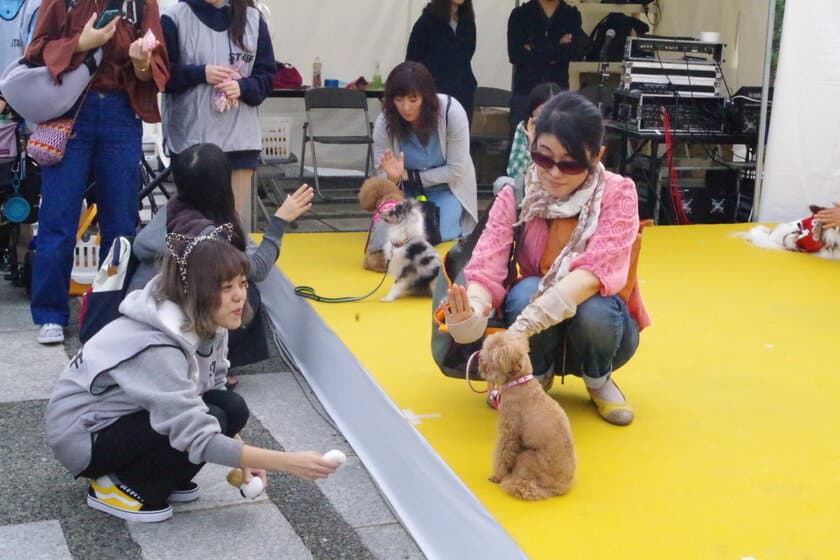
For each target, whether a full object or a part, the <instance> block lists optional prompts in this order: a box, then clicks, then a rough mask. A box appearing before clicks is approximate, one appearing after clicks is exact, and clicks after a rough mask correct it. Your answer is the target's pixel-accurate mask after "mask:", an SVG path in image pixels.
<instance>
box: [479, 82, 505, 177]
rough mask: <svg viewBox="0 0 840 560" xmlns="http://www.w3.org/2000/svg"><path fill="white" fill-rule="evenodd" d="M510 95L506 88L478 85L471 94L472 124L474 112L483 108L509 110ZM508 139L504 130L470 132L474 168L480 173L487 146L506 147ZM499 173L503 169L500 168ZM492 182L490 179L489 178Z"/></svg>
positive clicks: (502, 171)
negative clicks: (499, 132) (496, 131)
mask: <svg viewBox="0 0 840 560" xmlns="http://www.w3.org/2000/svg"><path fill="white" fill-rule="evenodd" d="M510 96H511V93H510V92H509V91H508V90H506V89H500V88H494V87H478V88H476V90H475V95H474V96H473V119H472V120H473V125H475V124H476V114H477V113H479V112H480V111H481V110H482V109H484V108H496V109H505V110H508V111H509V110H510V109H509V108H510ZM509 140H510V134H509V133H507V132H505V133H502V134H488V133H481V134H471V135H470V145H471V146H473V147H475V148H476V149H475V150H474V152H475V156H474V158H473V160H474V161H475V167H476V170H477V171H478V172H479V173H480V171H481V169H482V160H483V155H484V153H485V151H486V150H487V148H488V147H489V146H493V145H504V148H505V149H506V148H507V147H508V145H507V144H508V142H509ZM500 172H501V174H503V173H504V169H502V170H500ZM491 183H492V180H491Z"/></svg>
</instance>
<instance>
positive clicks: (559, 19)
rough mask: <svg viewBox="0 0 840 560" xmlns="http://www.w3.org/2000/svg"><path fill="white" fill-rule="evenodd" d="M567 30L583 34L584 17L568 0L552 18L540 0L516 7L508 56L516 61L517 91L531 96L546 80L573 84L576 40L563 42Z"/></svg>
mask: <svg viewBox="0 0 840 560" xmlns="http://www.w3.org/2000/svg"><path fill="white" fill-rule="evenodd" d="M567 33H570V34H572V35H573V36H574V37H579V36H580V35H581V33H582V31H581V18H580V12H579V11H578V9H577V8H575V7H572V6H569V5H568V4H565V3H564V2H560V5H559V6H557V9H556V10H555V11H554V14H552V16H551V17H550V18H547V17H546V15H545V12H544V11H543V9H542V7H540V3H539V2H538V1H537V0H531V1H530V2H527V3H525V4H522V5H521V6H519V7H518V8H514V9H513V11H512V12H511V13H510V18H508V31H507V41H508V58H509V59H510V62H511V64H513V93H514V94H522V95H527V94H528V93H529V92H530V91H531V89H532V88H533V87H534V86H536V85H538V84H541V83H542V82H557V83H558V84H560V85H561V86H563V87H569V59H570V57H571V55H572V49H573V43H570V44H563V45H561V44H560V39H561V38H562V37H563V35H565V34H567ZM526 45H528V46H529V47H530V50H528V49H526V48H525V46H526Z"/></svg>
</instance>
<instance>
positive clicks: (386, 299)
mask: <svg viewBox="0 0 840 560" xmlns="http://www.w3.org/2000/svg"><path fill="white" fill-rule="evenodd" d="M394 299H395V298H393V297H392V296H385V297H384V298H382V299H380V300H379V301H381V302H382V303H390V302H392V301H394Z"/></svg>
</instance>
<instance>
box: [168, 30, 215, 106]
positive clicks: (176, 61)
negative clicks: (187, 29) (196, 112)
mask: <svg viewBox="0 0 840 560" xmlns="http://www.w3.org/2000/svg"><path fill="white" fill-rule="evenodd" d="M160 27H161V29H162V30H163V41H164V43H165V44H166V52H167V54H168V55H169V81H168V82H166V93H182V92H184V91H187V90H188V89H190V88H192V87H195V86H197V85H200V84H203V83H205V82H206V81H207V78H206V74H205V72H204V65H203V64H181V49H180V47H179V45H178V28H177V27H176V26H175V22H174V21H172V18H170V17H169V16H161V18H160Z"/></svg>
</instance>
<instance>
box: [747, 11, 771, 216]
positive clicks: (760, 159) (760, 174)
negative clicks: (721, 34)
mask: <svg viewBox="0 0 840 560" xmlns="http://www.w3.org/2000/svg"><path fill="white" fill-rule="evenodd" d="M767 1H768V4H769V8H768V10H767V37H766V40H765V42H764V79H763V81H762V84H761V117H760V120H759V124H758V140H757V144H758V151H757V153H756V163H755V188H754V190H753V207H752V212H751V213H750V214H751V216H750V217H751V221H755V220H757V219H758V210H759V205H760V204H761V188H762V186H763V183H764V154H765V151H766V142H765V139H766V137H767V125H768V123H767V107H768V105H769V101H770V99H769V97H770V62H771V59H772V58H773V29H774V25H775V22H776V0H767Z"/></svg>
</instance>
